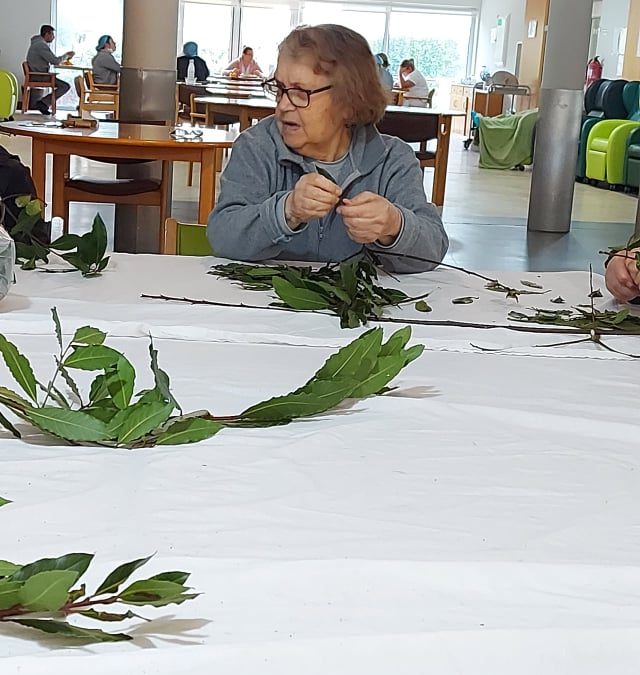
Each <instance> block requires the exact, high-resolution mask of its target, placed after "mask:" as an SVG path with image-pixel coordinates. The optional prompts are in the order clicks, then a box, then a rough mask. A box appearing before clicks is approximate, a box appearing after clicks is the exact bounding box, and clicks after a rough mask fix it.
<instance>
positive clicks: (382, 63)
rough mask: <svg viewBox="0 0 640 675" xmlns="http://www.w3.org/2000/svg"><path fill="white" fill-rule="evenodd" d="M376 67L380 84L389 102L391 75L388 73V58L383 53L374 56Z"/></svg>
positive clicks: (390, 97)
mask: <svg viewBox="0 0 640 675" xmlns="http://www.w3.org/2000/svg"><path fill="white" fill-rule="evenodd" d="M376 65H377V66H378V76H379V77H380V84H381V85H382V88H383V89H384V92H385V94H386V95H387V100H389V101H391V100H392V99H393V91H392V90H393V75H391V73H390V72H389V57H388V56H387V55H386V54H385V53H384V52H380V53H379V54H376Z"/></svg>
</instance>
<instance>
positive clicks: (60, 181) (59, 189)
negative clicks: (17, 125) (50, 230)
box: [51, 155, 69, 232]
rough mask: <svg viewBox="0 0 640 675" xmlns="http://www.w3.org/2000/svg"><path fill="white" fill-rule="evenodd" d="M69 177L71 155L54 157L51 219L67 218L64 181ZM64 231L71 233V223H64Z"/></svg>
mask: <svg viewBox="0 0 640 675" xmlns="http://www.w3.org/2000/svg"><path fill="white" fill-rule="evenodd" d="M68 175H69V155H54V156H53V195H52V199H51V217H52V218H55V217H56V216H57V217H59V218H65V217H66V212H65V208H64V181H65V176H68ZM64 231H65V232H68V231H69V223H67V222H66V220H65V223H64Z"/></svg>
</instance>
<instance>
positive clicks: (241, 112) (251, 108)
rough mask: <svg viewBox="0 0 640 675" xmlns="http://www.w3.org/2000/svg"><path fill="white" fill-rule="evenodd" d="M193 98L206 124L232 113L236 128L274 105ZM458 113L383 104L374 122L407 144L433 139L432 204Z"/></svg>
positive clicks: (442, 182)
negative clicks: (406, 130)
mask: <svg viewBox="0 0 640 675" xmlns="http://www.w3.org/2000/svg"><path fill="white" fill-rule="evenodd" d="M195 101H196V103H201V104H203V105H204V106H205V109H206V115H207V120H206V124H207V126H210V125H212V124H213V116H214V114H215V113H222V114H224V115H236V116H237V117H238V118H239V119H240V131H244V130H245V129H248V128H249V127H250V126H251V122H252V121H253V120H254V119H262V118H263V117H268V116H269V115H272V114H273V113H274V112H275V108H276V103H275V101H273V100H271V99H268V98H263V99H258V98H249V99H239V98H226V97H223V96H199V97H197V98H196V99H195ZM462 115H464V113H463V112H460V111H457V110H436V109H434V108H417V107H412V106H396V105H390V106H387V110H386V112H385V116H384V119H383V121H382V122H381V123H380V125H378V126H379V127H380V130H381V131H382V132H383V133H389V134H391V135H393V136H398V137H399V138H402V139H403V140H405V141H407V142H409V143H415V142H422V141H430V140H432V139H436V140H437V144H438V145H437V149H436V158H435V169H434V175H433V190H432V195H431V201H432V202H433V203H434V204H435V205H436V206H442V205H443V204H444V194H445V187H446V182H447V164H448V161H449V141H450V138H451V122H452V119H453V118H454V117H458V116H462ZM387 123H388V124H387ZM416 123H418V125H419V128H420V130H419V133H418V135H417V136H416V137H415V138H413V137H411V138H410V137H407V136H405V135H403V133H402V131H403V127H404V126H406V127H409V126H411V127H413V128H415V126H416Z"/></svg>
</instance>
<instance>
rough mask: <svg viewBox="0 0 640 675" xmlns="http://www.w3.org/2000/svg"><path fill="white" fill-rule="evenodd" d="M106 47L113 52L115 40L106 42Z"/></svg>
mask: <svg viewBox="0 0 640 675" xmlns="http://www.w3.org/2000/svg"><path fill="white" fill-rule="evenodd" d="M107 47H108V48H109V49H110V50H111V51H112V52H113V51H115V49H116V43H115V40H114V39H113V38H111V39H110V40H109V41H108V42H107Z"/></svg>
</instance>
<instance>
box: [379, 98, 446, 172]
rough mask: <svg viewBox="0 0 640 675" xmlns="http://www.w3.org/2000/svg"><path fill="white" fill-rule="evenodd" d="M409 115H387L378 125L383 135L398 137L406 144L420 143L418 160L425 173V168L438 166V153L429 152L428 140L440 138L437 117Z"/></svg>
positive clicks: (417, 151) (417, 152) (417, 154)
mask: <svg viewBox="0 0 640 675" xmlns="http://www.w3.org/2000/svg"><path fill="white" fill-rule="evenodd" d="M407 113H408V114H407V115H385V116H384V117H383V118H382V120H381V121H380V122H379V124H378V131H379V132H380V133H381V134H388V135H389V136H397V137H398V138H401V139H402V140H403V141H405V142H406V143H419V144H420V149H419V150H416V158H417V159H418V162H420V168H421V169H422V172H423V173H424V170H425V167H431V168H434V167H435V165H436V153H435V152H431V151H430V150H427V140H425V139H433V138H437V137H438V117H437V115H433V116H426V117H422V118H420V117H417V116H413V115H411V113H409V112H408V111H407Z"/></svg>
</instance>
